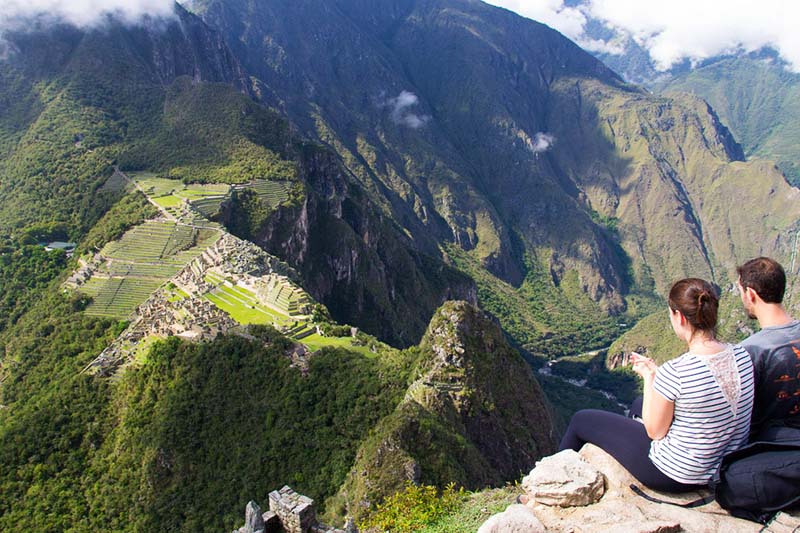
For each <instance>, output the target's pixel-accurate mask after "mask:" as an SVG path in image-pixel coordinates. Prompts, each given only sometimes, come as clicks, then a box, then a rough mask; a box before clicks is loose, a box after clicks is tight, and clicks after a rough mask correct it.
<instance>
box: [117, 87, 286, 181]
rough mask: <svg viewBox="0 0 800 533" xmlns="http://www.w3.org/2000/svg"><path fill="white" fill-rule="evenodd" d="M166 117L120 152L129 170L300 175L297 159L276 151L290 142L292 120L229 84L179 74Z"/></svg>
mask: <svg viewBox="0 0 800 533" xmlns="http://www.w3.org/2000/svg"><path fill="white" fill-rule="evenodd" d="M165 96H166V102H165V105H164V114H163V117H160V118H159V119H157V120H154V121H153V123H152V125H153V129H152V130H151V132H150V133H149V134H148V135H147V136H143V137H141V138H139V139H136V140H134V142H133V143H132V145H131V146H130V148H129V149H127V150H125V152H124V153H123V154H122V155H121V156H120V158H119V161H120V165H121V166H122V167H123V169H125V170H150V171H155V172H158V173H160V174H162V175H163V176H165V177H168V178H173V179H178V180H183V181H184V182H186V183H196V182H200V183H245V182H249V181H252V180H256V179H269V180H290V181H293V180H295V179H297V169H296V167H295V164H294V163H293V162H291V161H289V160H286V159H284V158H283V157H282V156H281V155H280V154H279V153H276V152H275V151H272V150H271V149H270V148H268V147H271V146H286V140H287V139H288V138H289V131H288V127H287V125H286V123H285V122H284V120H283V119H282V118H280V117H278V116H277V115H276V114H274V113H272V112H270V111H268V110H266V109H265V108H263V107H261V106H259V105H257V104H256V103H255V102H252V101H250V100H249V99H247V98H246V97H244V96H242V95H236V94H235V93H233V91H232V90H231V88H230V87H229V86H228V85H225V84H210V83H206V84H194V83H192V81H191V80H189V79H188V78H183V79H178V80H176V82H175V83H174V84H173V85H172V86H170V87H169V88H167V90H166V95H165Z"/></svg>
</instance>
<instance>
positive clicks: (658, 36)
mask: <svg viewBox="0 0 800 533" xmlns="http://www.w3.org/2000/svg"><path fill="white" fill-rule="evenodd" d="M487 1H488V3H490V4H494V5H497V6H501V7H505V8H507V9H511V10H512V11H516V12H517V13H519V14H520V15H522V16H525V17H528V18H532V19H534V20H537V21H539V22H543V23H544V24H547V25H549V26H551V27H553V28H555V29H557V30H558V31H560V32H561V33H563V34H564V35H566V36H567V37H569V38H570V39H572V40H573V41H575V42H576V43H578V44H579V45H581V46H583V47H584V48H586V49H587V50H591V51H603V52H607V53H612V54H618V53H622V52H623V51H624V50H623V49H622V47H621V46H620V45H619V44H618V43H620V42H622V40H623V39H624V38H626V37H631V38H632V39H633V40H634V41H636V43H638V44H639V45H640V46H642V47H643V48H645V49H646V50H647V51H648V52H649V53H650V56H651V58H652V59H653V61H654V62H655V64H656V67H657V68H659V69H662V70H666V69H668V68H670V67H671V66H672V65H674V64H676V63H678V62H680V61H681V60H683V59H689V60H690V61H693V62H697V61H701V60H703V59H706V58H709V57H713V56H715V55H719V54H723V53H729V52H736V51H739V50H742V51H746V52H749V51H754V50H758V49H760V48H763V47H765V46H769V47H772V48H774V49H775V50H777V51H778V53H779V54H780V55H781V57H782V58H783V59H784V60H785V61H786V62H787V63H788V64H789V65H790V66H791V68H792V69H793V70H795V71H798V72H800V32H798V31H797V28H796V25H797V24H796V23H797V21H798V20H800V2H790V1H786V0H762V1H761V2H758V3H753V2H742V1H736V2H731V1H730V0H716V1H712V0H705V1H697V0H671V1H670V2H663V1H661V0H583V1H582V2H580V3H578V4H575V3H573V5H571V6H567V5H565V4H564V1H563V0H533V1H531V0H487ZM589 17H591V18H594V19H597V20H599V21H601V22H602V23H604V24H605V25H606V27H607V28H608V29H610V30H612V32H614V33H615V34H616V37H615V38H612V39H610V40H609V41H598V40H591V39H589V38H588V36H586V34H585V31H584V30H585V27H586V23H587V21H588V18H589Z"/></svg>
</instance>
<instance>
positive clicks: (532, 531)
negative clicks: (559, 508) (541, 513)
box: [478, 504, 546, 533]
mask: <svg viewBox="0 0 800 533" xmlns="http://www.w3.org/2000/svg"><path fill="white" fill-rule="evenodd" d="M545 531H546V530H545V527H544V525H542V523H541V522H540V521H539V519H538V518H536V515H535V514H534V512H533V511H532V510H531V509H530V508H528V507H526V506H525V505H519V504H516V505H509V506H508V507H507V508H506V510H505V511H503V512H502V513H499V514H496V515H494V516H493V517H491V518H490V519H489V520H487V521H486V522H485V523H484V524H483V525H482V526H481V527H480V529H478V533H544V532H545Z"/></svg>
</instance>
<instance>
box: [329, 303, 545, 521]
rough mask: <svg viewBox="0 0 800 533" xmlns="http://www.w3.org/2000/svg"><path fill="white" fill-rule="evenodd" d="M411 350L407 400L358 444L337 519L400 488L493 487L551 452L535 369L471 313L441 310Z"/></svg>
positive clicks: (457, 307) (459, 308)
mask: <svg viewBox="0 0 800 533" xmlns="http://www.w3.org/2000/svg"><path fill="white" fill-rule="evenodd" d="M419 351H420V357H419V360H418V362H417V364H416V366H415V368H414V370H413V371H412V373H411V375H412V376H415V377H416V379H415V380H414V381H413V383H411V385H410V387H409V388H408V390H407V391H406V394H405V398H404V399H403V400H402V401H401V402H400V403H399V405H398V406H397V407H396V409H395V410H394V412H393V413H391V414H390V415H389V416H387V417H385V418H384V419H383V420H381V422H380V424H378V425H377V426H376V428H375V431H374V432H373V434H372V435H370V437H369V438H368V439H366V441H365V442H364V444H362V446H361V447H360V448H359V451H358V455H357V458H356V462H355V465H354V466H353V469H352V470H351V471H350V473H349V475H348V478H347V480H346V481H345V483H344V485H343V486H342V489H341V490H340V492H339V496H338V497H337V499H336V500H338V504H337V505H339V506H342V507H344V509H339V512H340V514H344V512H345V511H346V514H349V515H351V516H354V517H356V518H359V517H362V516H363V515H364V514H365V513H366V512H368V511H369V509H370V507H371V506H372V505H374V504H375V503H377V502H380V501H381V499H382V498H384V497H386V496H388V495H391V494H393V493H394V492H396V491H397V490H400V489H402V488H403V486H404V483H406V482H413V483H426V484H431V483H433V484H435V483H437V481H438V480H440V479H450V480H452V481H453V482H455V483H456V484H457V485H458V486H463V487H466V488H471V489H475V488H479V487H485V486H487V485H501V484H502V483H503V482H504V481H505V480H508V479H516V478H517V477H518V476H519V473H520V472H523V471H525V470H526V469H528V468H529V466H530V465H532V464H533V463H534V462H535V461H536V458H537V457H541V456H544V455H547V454H548V453H552V452H553V451H554V450H555V448H556V445H557V440H556V435H555V434H554V432H553V422H552V415H551V412H550V410H549V407H548V403H547V401H546V400H545V397H544V394H543V392H542V390H541V388H540V387H539V384H538V383H537V382H536V379H535V378H534V376H533V373H532V372H531V370H530V368H528V366H527V364H526V363H525V362H524V361H523V359H522V358H521V357H519V354H518V353H516V352H515V351H514V350H513V349H512V348H511V347H510V346H509V345H508V343H507V341H506V340H505V338H504V336H503V333H502V331H501V330H500V328H499V327H498V326H497V325H496V324H494V323H492V322H491V321H490V320H489V318H488V317H487V316H486V315H484V314H483V313H482V312H480V311H479V310H478V309H476V308H474V307H472V306H471V305H469V304H467V303H466V302H448V303H447V304H445V305H444V306H442V307H441V308H440V309H439V310H438V311H437V312H436V314H435V315H434V317H433V319H432V320H431V324H430V326H429V327H428V331H427V332H426V334H425V337H424V338H423V341H422V343H421V345H420V347H419ZM336 500H334V501H336ZM354 503H357V504H358V505H357V506H354V505H353V504H354Z"/></svg>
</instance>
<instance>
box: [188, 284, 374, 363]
mask: <svg viewBox="0 0 800 533" xmlns="http://www.w3.org/2000/svg"><path fill="white" fill-rule="evenodd" d="M205 281H206V282H207V283H209V284H211V285H213V286H214V289H213V290H212V291H211V292H209V293H207V294H205V295H204V296H203V297H204V298H205V299H207V300H208V301H210V302H211V303H213V304H214V305H216V306H217V307H219V308H220V309H222V310H223V311H225V312H226V313H228V314H229V315H230V316H231V318H233V319H234V320H236V321H237V322H239V323H240V324H244V325H249V324H269V325H272V326H274V327H276V328H278V329H280V330H282V331H284V333H285V334H286V336H288V337H291V338H293V339H294V340H297V341H302V343H303V344H305V345H306V346H307V347H308V349H309V350H311V351H317V350H320V349H322V348H326V347H331V348H346V349H348V350H353V351H356V352H359V353H362V354H363V355H367V356H374V354H373V353H372V351H371V350H370V349H369V347H366V346H358V345H356V344H354V343H353V339H352V338H351V337H326V336H323V335H320V334H318V333H317V331H316V325H315V324H314V323H313V322H310V321H308V320H306V318H305V317H293V316H290V315H289V313H288V309H294V306H296V305H297V304H298V303H299V302H300V301H304V302H310V299H309V298H308V296H307V295H305V293H302V291H300V290H299V289H296V288H293V287H289V286H288V285H287V286H284V287H282V290H281V291H280V292H281V293H283V295H282V296H281V300H282V301H283V302H288V303H287V305H286V306H284V307H280V308H278V309H276V308H273V307H271V306H268V305H264V304H263V303H261V302H260V301H259V299H258V297H257V296H256V295H255V294H254V293H253V292H251V291H249V290H247V289H245V288H243V287H239V286H235V285H232V284H230V283H227V282H226V281H227V280H226V279H225V278H223V277H222V276H220V275H219V274H217V273H214V272H206V275H205ZM290 294H291V295H292V296H291V297H292V298H295V299H290V296H289V295H290ZM298 294H302V296H300V297H298V296H297V295H298ZM275 300H277V299H275ZM270 305H271V304H270Z"/></svg>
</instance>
